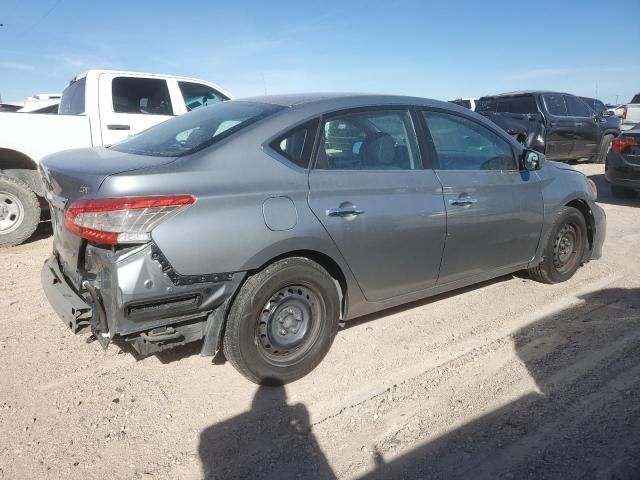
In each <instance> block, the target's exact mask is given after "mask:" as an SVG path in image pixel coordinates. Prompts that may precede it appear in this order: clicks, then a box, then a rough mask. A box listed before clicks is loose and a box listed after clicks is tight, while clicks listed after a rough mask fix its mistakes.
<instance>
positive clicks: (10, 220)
mask: <svg viewBox="0 0 640 480" xmlns="http://www.w3.org/2000/svg"><path fill="white" fill-rule="evenodd" d="M39 222H40V202H39V201H38V197H37V196H36V194H35V193H33V191H32V190H31V189H30V188H29V186H28V185H27V184H26V183H24V182H22V181H20V180H18V179H17V178H14V177H11V176H8V175H0V247H13V246H15V245H19V244H21V243H23V242H24V241H25V240H27V239H29V237H31V235H33V232H35V231H36V228H37V227H38V223H39Z"/></svg>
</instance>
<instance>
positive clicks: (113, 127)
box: [107, 125, 131, 130]
mask: <svg viewBox="0 0 640 480" xmlns="http://www.w3.org/2000/svg"><path fill="white" fill-rule="evenodd" d="M107 130H131V125H107Z"/></svg>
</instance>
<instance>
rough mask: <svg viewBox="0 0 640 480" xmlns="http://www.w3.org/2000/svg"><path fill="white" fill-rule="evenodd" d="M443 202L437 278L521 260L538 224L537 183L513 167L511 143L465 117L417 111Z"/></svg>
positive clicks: (530, 251) (532, 248)
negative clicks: (432, 153)
mask: <svg viewBox="0 0 640 480" xmlns="http://www.w3.org/2000/svg"><path fill="white" fill-rule="evenodd" d="M422 114H423V116H424V119H425V123H426V126H427V132H426V133H427V135H430V138H428V139H427V141H428V142H429V143H431V144H432V145H433V147H434V149H435V151H436V156H437V159H438V165H437V167H436V173H437V175H438V178H439V179H440V182H441V183H442V186H443V192H444V200H445V205H446V208H447V240H446V245H445V249H444V254H443V257H442V267H441V268H440V277H439V279H438V283H439V284H447V283H451V282H455V281H458V280H466V279H471V278H473V277H474V276H481V275H483V274H486V273H489V272H493V271H496V270H499V269H502V268H512V267H516V266H521V265H523V264H525V263H527V262H528V261H529V260H531V259H532V258H533V256H534V254H535V252H536V248H537V246H538V240H539V237H540V231H541V229H542V219H543V202H542V185H541V182H540V180H539V178H538V175H537V174H536V173H535V172H527V171H520V170H519V169H518V162H517V161H516V158H515V156H514V150H513V148H512V145H511V144H510V143H509V142H508V141H507V140H506V139H505V138H502V137H501V136H500V135H498V134H497V133H496V132H494V131H492V130H490V129H489V128H487V127H486V126H485V125H482V124H480V123H479V122H476V121H474V120H471V119H469V118H464V117H461V116H458V115H454V114H450V113H445V112H438V111H424V112H422Z"/></svg>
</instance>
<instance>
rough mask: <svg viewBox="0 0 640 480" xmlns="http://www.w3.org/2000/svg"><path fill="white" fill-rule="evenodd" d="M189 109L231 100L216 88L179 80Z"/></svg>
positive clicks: (185, 103)
mask: <svg viewBox="0 0 640 480" xmlns="http://www.w3.org/2000/svg"><path fill="white" fill-rule="evenodd" d="M178 86H179V87H180V93H182V98H183V99H184V105H185V106H186V107H187V111H189V112H190V111H191V110H193V109H194V108H198V107H204V106H207V105H212V104H214V103H219V102H223V101H225V100H229V99H228V98H227V97H226V96H225V95H223V94H221V93H220V92H218V91H217V90H216V89H215V88H212V87H210V86H208V85H203V84H201V83H195V82H178Z"/></svg>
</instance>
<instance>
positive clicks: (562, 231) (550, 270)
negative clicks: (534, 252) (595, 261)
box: [529, 207, 588, 283]
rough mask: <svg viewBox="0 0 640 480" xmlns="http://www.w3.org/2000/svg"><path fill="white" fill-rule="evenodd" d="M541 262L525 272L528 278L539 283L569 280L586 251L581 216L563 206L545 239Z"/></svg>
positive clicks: (586, 241) (583, 225) (577, 211)
mask: <svg viewBox="0 0 640 480" xmlns="http://www.w3.org/2000/svg"><path fill="white" fill-rule="evenodd" d="M543 248H544V249H543V252H542V256H543V258H542V261H541V262H540V263H539V264H538V265H536V266H535V267H533V268H530V269H529V276H531V278H533V279H534V280H537V281H539V282H543V283H560V282H564V281H566V280H569V279H570V278H571V277H572V276H573V274H574V273H576V270H578V267H580V265H581V264H582V259H583V258H584V255H585V252H586V251H587V248H588V238H587V224H586V222H585V219H584V216H583V215H582V213H581V212H580V211H579V210H577V209H575V208H573V207H563V208H562V209H561V210H560V211H559V212H558V214H557V215H556V219H555V221H554V223H553V226H552V227H551V230H550V232H549V235H548V236H547V239H546V240H545V244H544V247H543Z"/></svg>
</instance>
